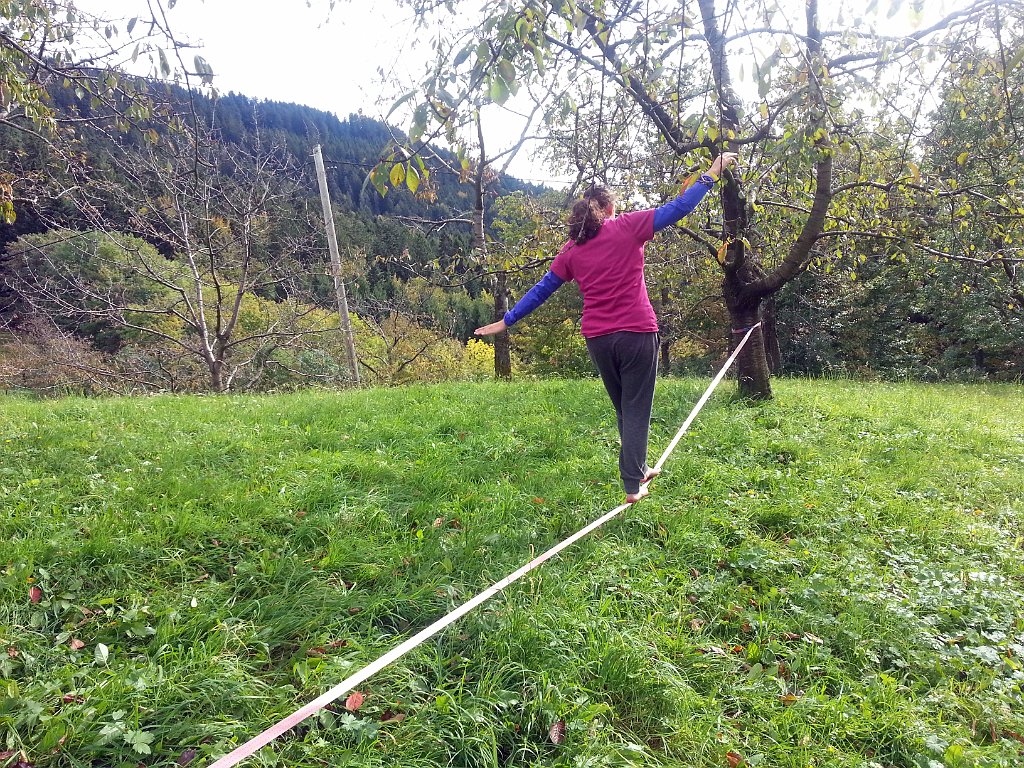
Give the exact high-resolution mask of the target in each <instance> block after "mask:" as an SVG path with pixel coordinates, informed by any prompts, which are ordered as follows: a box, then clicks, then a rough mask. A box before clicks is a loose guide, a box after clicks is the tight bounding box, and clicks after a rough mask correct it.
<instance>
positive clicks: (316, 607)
mask: <svg viewBox="0 0 1024 768" xmlns="http://www.w3.org/2000/svg"><path fill="white" fill-rule="evenodd" d="M705 385H706V381H704V380H699V381H698V380H664V381H662V382H660V383H659V390H658V396H657V399H656V402H655V420H654V424H653V434H652V446H651V451H652V457H651V459H652V461H653V460H655V459H656V458H657V456H658V455H659V454H660V451H661V450H662V448H663V446H664V445H665V444H666V443H667V442H668V440H669V439H670V438H671V436H672V434H673V433H674V432H675V430H676V428H677V427H678V425H679V424H680V423H681V422H682V420H683V419H684V418H685V416H686V414H687V413H688V412H689V410H690V408H691V407H692V405H693V403H694V402H695V401H696V399H697V397H698V396H699V395H700V393H701V392H702V391H703V388H704V386H705ZM734 390H735V385H734V384H732V383H726V384H724V385H723V387H722V388H721V389H720V391H719V393H718V394H717V395H716V396H715V397H714V398H713V399H712V401H711V402H710V403H709V405H708V406H707V407H706V408H705V410H704V412H703V413H702V414H701V416H700V417H699V418H698V420H697V422H696V423H695V425H694V427H693V428H692V429H691V432H690V433H689V435H687V436H686V437H685V438H684V439H683V441H682V442H681V443H680V445H679V447H678V449H677V450H676V452H675V454H674V455H673V456H672V458H671V459H669V462H668V464H667V465H666V469H665V473H664V475H663V476H662V477H661V478H659V479H658V480H657V481H656V482H655V483H654V485H653V486H652V495H651V497H649V498H648V499H645V500H644V501H643V502H641V503H640V504H638V505H636V506H635V507H633V508H631V509H630V510H628V511H627V512H626V513H625V514H624V515H622V516H620V517H619V518H617V519H615V520H613V521H612V522H611V523H609V524H608V525H607V526H606V527H605V528H603V529H601V530H599V531H598V532H596V533H595V534H594V535H592V536H591V537H589V538H587V539H585V540H584V541H582V542H580V543H579V544H578V545H576V546H575V547H573V548H572V549H571V550H569V551H568V552H567V553H565V554H564V555H563V556H561V557H559V558H557V559H556V560H554V561H552V562H550V563H548V564H546V565H545V566H543V567H542V568H541V569H539V570H538V571H534V572H533V573H531V574H530V575H529V576H528V577H526V578H525V579H523V580H522V581H520V582H519V583H517V584H515V585H513V586H512V587H510V588H509V589H508V590H506V592H505V593H504V594H503V595H501V596H499V597H497V598H495V599H494V600H492V601H490V602H488V603H487V604H485V605H484V606H483V607H482V608H480V609H478V610H477V611H475V612H474V613H472V614H470V615H469V616H467V617H465V618H463V619H462V620H460V621H459V622H458V623H457V624H455V625H454V626H452V627H450V628H449V629H447V630H446V631H445V632H443V633H442V634H440V635H439V636H437V637H435V638H433V639H432V640H430V641H428V642H427V643H426V644H425V645H423V646H420V647H419V648H418V649H416V650H415V651H413V652H412V653H410V654H409V655H407V656H405V657H404V658H403V659H401V660H400V661H399V662H397V663H395V664H394V665H392V666H390V667H388V668H386V669H385V670H383V671H382V672H381V673H379V674H378V675H377V676H375V677H374V678H372V679H371V680H370V681H368V682H367V683H366V684H365V685H364V686H362V687H361V689H360V693H361V694H362V702H361V703H360V702H359V701H358V699H359V697H353V698H352V699H350V700H349V701H348V704H349V706H350V709H347V708H346V706H345V703H346V699H345V697H342V699H340V700H339V701H338V703H337V705H336V706H333V707H332V708H331V710H329V711H323V712H322V713H321V714H320V715H319V716H317V717H314V718H311V719H310V720H308V721H306V723H304V724H303V725H302V726H300V727H299V728H296V729H295V730H293V731H291V732H289V733H288V734H286V736H285V737H283V738H282V739H280V740H279V741H277V742H275V743H274V744H273V745H271V746H269V747H266V748H264V749H263V750H262V751H261V752H260V753H259V754H258V755H257V756H256V757H255V758H253V759H250V760H249V761H248V762H247V763H245V765H250V766H298V767H300V768H314V767H318V766H395V767H398V766H402V767H403V768H416V767H418V766H449V765H450V766H457V767H462V766H466V767H471V768H477V767H484V766H526V765H543V766H566V767H568V766H574V767H578V768H597V767H599V766H627V765H630V766H631V765H636V766H687V767H692V768H704V767H708V768H711V767H716V768H717V767H723V768H738V767H739V766H751V767H753V766H762V767H768V766H771V767H775V766H778V767H780V768H781V767H785V768H812V767H813V768H825V767H836V768H839V767H843V768H968V767H970V768H987V767H989V766H991V767H993V768H995V767H996V766H1006V767H1010V766H1020V765H1022V764H1024V697H1022V686H1024V551H1022V535H1024V530H1022V521H1024V500H1022V496H1024V480H1022V476H1024V390H1022V389H1021V388H1020V387H1013V386H952V385H951V386H937V385H913V384H903V385H889V384H861V383H852V382H845V381H830V382H811V381H777V382H776V400H775V401H773V402H771V403H767V404H762V405H756V406H752V405H749V404H745V403H741V402H737V401H735V400H731V399H730V397H731V393H732V392H734ZM616 451H617V438H616V435H615V422H614V414H613V413H612V412H611V407H610V405H609V404H608V403H607V400H606V397H605V395H604V392H603V391H602V390H601V388H600V383H599V382H597V381H596V380H591V381H542V382H528V383H513V384H500V383H486V384H453V385H444V386H431V387H427V386H421V387H410V388H404V389H377V390H372V391H353V392H345V393H323V392H307V393H302V394H292V395H281V396H261V397H208V398H204V397H172V396H160V397H151V398H141V399H109V400H84V399H64V400H59V401H52V402H46V401H35V400H28V399H20V398H13V397H6V398H3V397H0V569H2V578H0V686H2V691H3V699H2V701H0V766H4V765H11V766H13V765H16V764H26V765H31V766H37V767H38V768H49V767H51V766H61V767H63V766H104V767H114V766H132V767H134V766H178V765H186V764H191V765H193V766H202V765H207V764H209V763H210V762H211V761H212V760H213V759H214V758H215V757H217V756H220V755H223V754H225V753H226V752H228V751H229V750H230V749H232V748H233V747H235V746H237V745H238V744H240V743H241V742H242V741H244V740H246V739H248V738H249V737H251V736H253V735H255V734H256V733H258V732H259V731H260V730H262V729H263V728H265V727H267V726H269V725H271V724H272V723H274V722H275V721H277V720H278V719H279V718H281V717H283V716H285V715H287V714H289V713H290V712H291V711H293V710H294V709H296V708H297V707H299V706H301V705H302V704H304V703H305V702H307V701H309V700H310V699H312V698H314V697H315V696H316V695H318V694H319V693H321V692H322V691H324V690H326V689H328V688H330V687H332V686H333V685H335V684H336V683H337V682H339V681H340V680H342V679H343V678H345V677H347V676H348V675H350V674H351V673H353V672H355V671H356V670H358V669H359V668H361V667H362V666H363V665H365V664H367V663H369V662H371V661H373V660H375V659H376V658H377V657H378V656H380V655H381V654H383V653H384V652H386V651H388V650H390V649H391V648H393V647H394V646H395V645H397V644H398V643H400V642H401V641H402V640H403V639H404V638H406V637H408V636H409V635H410V634H412V633H413V632H415V631H417V630H419V629H421V628H423V627H424V626H426V625H427V624H429V623H431V622H432V621H434V620H435V619H437V618H438V617H440V616H441V615H443V614H444V613H446V612H447V611H448V610H450V609H451V608H453V607H455V606H457V605H458V604H460V603H462V602H463V601H465V600H466V599H468V598H470V597H472V596H473V595H474V594H476V593H477V592H479V591H480V590H482V589H484V588H485V587H487V586H488V585H490V584H491V583H492V582H494V581H496V580H498V579H500V578H502V577H503V576H505V575H506V574H507V573H509V572H511V571H513V570H515V569H516V568H517V567H519V566H520V565H522V564H523V563H525V562H526V561H527V560H529V559H530V558H531V556H532V555H534V554H537V553H539V552H541V551H543V550H544V549H546V548H548V547H550V546H551V545H553V544H555V543H556V542H558V541H559V540H561V539H562V538H564V537H565V536H567V535H569V534H571V533H572V532H574V531H575V530H577V529H578V528H580V527H582V526H583V525H585V524H586V523H587V522H589V521H590V520H592V519H594V518H596V517H598V516H599V515H601V514H603V513H604V512H605V511H607V510H609V509H611V508H612V507H614V506H615V505H617V504H619V503H620V501H621V498H622V493H621V490H620V488H619V484H618V478H617V470H616V458H615V457H616Z"/></svg>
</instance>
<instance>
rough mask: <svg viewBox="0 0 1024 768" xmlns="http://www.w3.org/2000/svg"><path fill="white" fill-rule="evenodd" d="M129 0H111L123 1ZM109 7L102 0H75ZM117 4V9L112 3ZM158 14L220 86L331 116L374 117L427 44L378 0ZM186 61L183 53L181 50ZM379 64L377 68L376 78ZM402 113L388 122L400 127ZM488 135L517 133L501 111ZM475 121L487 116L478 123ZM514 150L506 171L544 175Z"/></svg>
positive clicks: (404, 14)
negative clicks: (194, 48)
mask: <svg viewBox="0 0 1024 768" xmlns="http://www.w3.org/2000/svg"><path fill="white" fill-rule="evenodd" d="M133 2H136V0H120V1H119V3H117V5H123V6H125V7H127V6H129V5H130V4H132V3H133ZM79 3H80V4H81V5H83V6H85V5H90V4H96V5H102V6H104V7H107V8H113V7H114V6H112V4H111V0H79ZM121 13H122V14H123V13H124V11H122V12H121ZM168 18H169V19H170V22H171V24H172V26H173V29H174V32H175V34H176V35H181V36H182V37H185V38H187V39H188V40H189V41H190V42H193V43H195V44H201V45H202V50H201V51H199V52H200V53H202V55H204V56H205V58H206V59H207V60H208V61H209V62H210V64H211V65H212V67H213V69H214V71H215V72H216V79H215V81H214V82H215V87H216V88H217V90H219V91H220V92H222V93H227V92H228V91H235V92H236V93H242V94H245V95H246V96H251V97H255V98H266V99H273V100H278V101H287V102H294V103H297V104H305V105H308V106H311V107H315V108H317V109H322V110H325V111H328V112H334V113H335V114H337V115H338V116H339V117H341V118H345V117H346V116H348V115H349V114H350V113H353V112H359V111H360V110H361V111H362V112H363V114H365V115H367V116H370V117H375V118H378V119H383V118H384V116H385V114H386V113H387V112H388V110H389V108H390V106H391V104H392V103H393V102H392V100H393V98H394V97H395V95H396V94H397V93H401V92H403V90H404V89H400V88H399V87H397V86H394V85H392V86H386V85H384V84H383V79H385V78H386V79H389V80H391V81H392V82H393V81H394V79H395V78H397V79H398V80H399V82H401V83H402V84H404V85H405V86H406V87H408V86H409V85H411V84H412V83H414V82H416V81H418V80H419V79H420V74H421V73H422V70H423V66H424V64H425V62H426V61H429V60H430V59H431V58H432V56H433V52H432V51H429V50H425V47H424V44H420V47H419V48H418V49H416V48H413V47H412V46H413V45H414V41H415V37H416V35H415V34H414V29H413V19H412V14H411V12H409V11H407V10H406V11H403V10H400V9H398V8H396V7H395V5H394V4H393V3H391V2H388V0H354V1H353V2H344V1H341V2H338V3H337V4H336V5H335V8H334V10H333V11H330V10H329V6H328V2H327V0H312V3H311V6H310V5H309V4H307V3H306V0H278V1H277V2H273V3H263V2H254V1H253V0H178V2H177V4H176V5H175V7H174V8H173V9H172V10H170V11H169V13H168ZM186 62H187V63H189V64H190V63H191V55H189V56H188V57H186ZM381 71H383V73H384V76H385V78H382V76H381ZM403 119H404V118H403V117H398V116H397V115H396V117H395V118H394V119H393V120H392V122H394V123H396V124H397V127H399V128H406V127H407V126H405V125H404V124H402V122H403ZM490 123H491V131H490V132H491V134H492V136H491V138H492V140H493V142H494V145H495V146H497V145H499V144H501V145H507V144H508V143H509V142H510V141H511V140H512V139H514V138H518V135H519V132H520V128H519V127H518V126H513V125H509V120H508V119H507V118H506V119H504V120H502V121H501V122H500V124H499V123H498V122H497V121H494V120H491V121H490ZM484 125H485V128H487V127H488V122H487V121H485V123H484ZM530 154H531V153H529V152H527V153H524V154H523V158H522V160H521V161H520V162H519V163H517V164H514V165H513V167H512V168H511V169H510V172H511V173H512V174H513V175H515V176H518V177H519V178H523V179H532V180H537V181H549V182H550V181H554V179H552V178H551V174H549V173H547V172H546V171H545V170H544V169H543V168H540V167H537V166H536V165H534V164H533V163H532V162H530V158H529V156H530Z"/></svg>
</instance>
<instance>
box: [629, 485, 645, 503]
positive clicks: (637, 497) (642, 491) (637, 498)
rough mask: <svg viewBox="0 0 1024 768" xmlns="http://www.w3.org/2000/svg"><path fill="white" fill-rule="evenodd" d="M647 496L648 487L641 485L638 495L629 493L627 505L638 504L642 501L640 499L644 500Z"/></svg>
mask: <svg viewBox="0 0 1024 768" xmlns="http://www.w3.org/2000/svg"><path fill="white" fill-rule="evenodd" d="M647 494H648V490H647V486H646V485H641V486H640V490H639V491H637V492H636V493H627V494H626V503H627V504H636V503H637V502H638V501H640V499H642V498H643V497H644V496H646V495H647Z"/></svg>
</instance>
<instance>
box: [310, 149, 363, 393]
mask: <svg viewBox="0 0 1024 768" xmlns="http://www.w3.org/2000/svg"><path fill="white" fill-rule="evenodd" d="M313 159H314V160H315V161H316V180H317V182H318V183H319V185H320V204H321V205H322V206H323V208H324V226H325V227H326V228H327V246H328V248H330V251H331V273H332V274H333V275H334V293H335V295H336V296H337V299H338V319H339V320H340V325H341V331H342V333H344V334H345V344H346V345H347V347H348V360H349V363H350V364H351V366H352V380H353V381H355V383H356V385H357V386H358V385H359V362H358V360H357V358H356V340H355V337H354V336H353V335H352V323H351V322H350V321H349V318H348V297H347V296H346V295H345V283H344V282H342V279H341V255H340V254H339V253H338V235H337V234H336V233H335V231H334V211H333V210H332V209H331V193H330V192H329V191H328V189H327V171H325V170H324V156H323V154H322V153H321V152H320V145H319V144H317V145H316V146H315V147H313Z"/></svg>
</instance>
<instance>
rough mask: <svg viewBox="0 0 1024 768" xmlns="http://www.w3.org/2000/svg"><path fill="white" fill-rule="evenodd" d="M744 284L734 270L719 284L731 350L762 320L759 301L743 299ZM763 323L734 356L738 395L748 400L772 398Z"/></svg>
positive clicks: (760, 301)
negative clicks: (727, 316) (726, 314)
mask: <svg viewBox="0 0 1024 768" xmlns="http://www.w3.org/2000/svg"><path fill="white" fill-rule="evenodd" d="M742 289H743V284H742V283H741V282H740V281H739V280H738V279H736V275H735V274H734V273H727V277H726V279H725V282H724V284H723V286H722V292H723V294H724V295H725V304H726V307H727V308H728V310H729V320H730V325H731V326H732V328H731V336H732V338H731V340H730V343H729V348H730V349H735V348H736V345H738V344H739V343H740V342H741V341H742V340H743V337H744V336H746V335H747V331H748V330H749V329H750V328H752V327H753V326H755V325H757V323H758V322H759V321H761V320H762V300H761V299H760V298H758V299H754V300H743V299H741V297H742V296H743V290H742ZM763 331H764V326H763V325H762V326H761V327H760V328H758V329H757V330H755V331H754V332H753V333H752V334H750V339H749V340H748V341H747V343H746V345H745V346H744V347H743V351H742V352H740V355H739V357H737V358H736V376H737V380H738V382H739V390H740V396H741V397H744V398H747V399H748V400H770V399H771V398H772V384H771V375H770V373H769V371H768V358H767V356H766V355H765V344H764V339H765V335H764V332H763Z"/></svg>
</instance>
